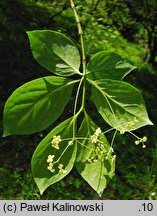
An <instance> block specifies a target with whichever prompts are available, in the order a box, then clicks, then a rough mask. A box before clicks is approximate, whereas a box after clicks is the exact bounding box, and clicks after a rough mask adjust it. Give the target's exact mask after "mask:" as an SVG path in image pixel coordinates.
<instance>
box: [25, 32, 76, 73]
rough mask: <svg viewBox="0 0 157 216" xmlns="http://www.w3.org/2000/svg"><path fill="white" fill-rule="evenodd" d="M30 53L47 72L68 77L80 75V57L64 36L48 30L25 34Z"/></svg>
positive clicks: (72, 44) (71, 43)
mask: <svg viewBox="0 0 157 216" xmlns="http://www.w3.org/2000/svg"><path fill="white" fill-rule="evenodd" d="M27 34H28V37H29V41H30V47H31V49H32V53H33V56H34V58H35V59H36V60H37V62H38V63H39V64H40V65H41V66H43V67H44V68H46V69H47V70H49V71H51V72H53V73H55V74H58V75H61V76H70V75H73V74H77V73H80V72H79V67H80V55H79V51H78V49H77V47H76V46H75V45H74V43H73V42H72V41H71V40H70V39H69V38H68V37H66V36H65V35H64V34H61V33H59V32H55V31H50V30H35V31H28V32H27Z"/></svg>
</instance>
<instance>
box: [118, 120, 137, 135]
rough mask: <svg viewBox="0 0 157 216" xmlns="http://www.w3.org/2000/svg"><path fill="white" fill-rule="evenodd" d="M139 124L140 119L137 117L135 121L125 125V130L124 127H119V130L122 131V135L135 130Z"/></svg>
mask: <svg viewBox="0 0 157 216" xmlns="http://www.w3.org/2000/svg"><path fill="white" fill-rule="evenodd" d="M137 122H138V119H137V118H136V117H134V119H133V120H132V121H130V122H128V123H127V124H126V125H125V129H124V127H122V128H121V127H119V128H117V129H118V130H119V131H120V134H124V133H125V132H126V131H130V130H132V129H133V127H134V126H135V125H136V123H137Z"/></svg>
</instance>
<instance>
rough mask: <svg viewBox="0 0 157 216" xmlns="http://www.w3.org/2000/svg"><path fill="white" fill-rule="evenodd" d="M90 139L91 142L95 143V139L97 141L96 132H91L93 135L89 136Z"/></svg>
mask: <svg viewBox="0 0 157 216" xmlns="http://www.w3.org/2000/svg"><path fill="white" fill-rule="evenodd" d="M91 140H92V143H93V144H96V143H97V141H98V137H97V135H96V134H93V135H92V136H91Z"/></svg>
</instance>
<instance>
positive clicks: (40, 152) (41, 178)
mask: <svg viewBox="0 0 157 216" xmlns="http://www.w3.org/2000/svg"><path fill="white" fill-rule="evenodd" d="M72 125H73V124H72V118H69V119H67V120H66V121H64V122H62V123H61V124H59V125H58V126H57V127H55V128H54V129H53V130H52V131H51V132H50V133H49V134H48V135H47V136H46V137H45V138H44V139H43V140H42V141H41V142H40V143H39V145H38V146H37V148H36V150H35V152H34V154H33V157H32V172H33V176H34V179H35V182H36V184H37V186H38V188H39V190H40V193H41V194H42V193H43V192H44V191H45V190H46V188H48V187H49V186H50V185H52V184H54V183H56V182H58V181H59V180H61V179H62V178H64V177H65V176H66V175H67V174H68V173H69V172H70V171H71V169H72V168H73V165H74V161H75V157H76V150H77V146H76V143H74V144H73V145H70V146H68V140H65V141H64V139H66V138H70V137H72ZM57 135H60V136H61V139H62V141H61V142H60V143H59V149H55V148H54V147H52V144H51V141H52V139H53V136H57ZM69 140H70V139H69ZM67 146H68V148H67ZM65 149H67V150H66V151H65ZM63 152H64V154H63V155H62V157H61V158H60V160H59V162H58V163H56V164H55V165H54V169H55V172H54V173H52V172H50V171H49V170H48V169H47V166H48V163H47V158H48V155H54V156H55V157H54V161H56V160H58V158H59V157H60V156H61V154H62V153H63ZM59 164H63V168H64V170H66V173H59V169H58V165H59Z"/></svg>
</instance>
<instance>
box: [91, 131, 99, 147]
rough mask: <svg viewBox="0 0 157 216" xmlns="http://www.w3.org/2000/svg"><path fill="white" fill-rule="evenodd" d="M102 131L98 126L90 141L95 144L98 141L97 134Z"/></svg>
mask: <svg viewBox="0 0 157 216" xmlns="http://www.w3.org/2000/svg"><path fill="white" fill-rule="evenodd" d="M101 133H102V131H101V129H100V128H97V129H96V131H95V133H94V134H93V135H92V136H91V141H92V143H94V144H96V143H97V142H98V138H99V135H100V134H101Z"/></svg>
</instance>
